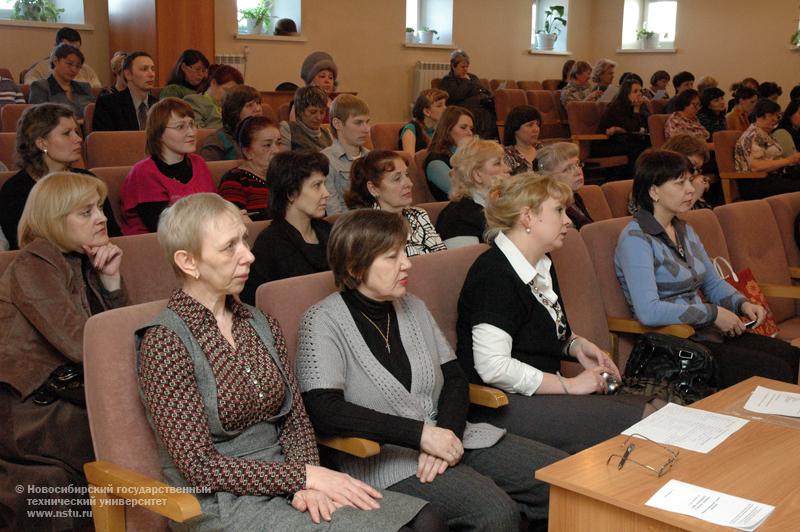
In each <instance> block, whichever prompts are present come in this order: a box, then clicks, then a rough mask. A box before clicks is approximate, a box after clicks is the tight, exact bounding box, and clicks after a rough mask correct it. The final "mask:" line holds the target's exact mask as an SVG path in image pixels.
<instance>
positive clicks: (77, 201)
mask: <svg viewBox="0 0 800 532" xmlns="http://www.w3.org/2000/svg"><path fill="white" fill-rule="evenodd" d="M107 192H108V189H107V188H106V184H105V183H103V182H102V181H100V180H99V179H97V178H96V177H94V176H93V175H87V174H76V173H73V172H53V173H52V174H48V175H46V176H45V177H43V178H42V179H40V180H39V181H37V182H36V184H35V185H34V186H33V189H32V190H31V193H30V195H28V200H27V201H26V202H25V208H24V209H23V210H22V216H21V217H20V219H19V226H18V227H17V241H18V242H19V247H21V248H22V247H24V246H27V245H28V244H30V243H31V242H33V241H34V240H36V239H37V238H44V239H45V240H49V241H50V242H52V243H53V244H55V245H56V246H58V247H60V248H61V249H65V250H69V251H73V250H72V249H70V248H71V246H72V243H71V242H70V238H69V235H68V234H67V226H66V218H67V215H68V214H69V213H71V212H72V211H74V210H75V209H77V208H78V207H80V206H82V205H85V204H86V203H87V202H88V201H89V200H90V199H91V197H92V194H94V193H97V195H98V196H99V197H100V203H101V204H102V203H103V201H105V199H106V194H107Z"/></svg>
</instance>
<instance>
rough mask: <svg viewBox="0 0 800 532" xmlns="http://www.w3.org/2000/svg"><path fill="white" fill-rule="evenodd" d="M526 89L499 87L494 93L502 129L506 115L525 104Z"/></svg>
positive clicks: (498, 122)
mask: <svg viewBox="0 0 800 532" xmlns="http://www.w3.org/2000/svg"><path fill="white" fill-rule="evenodd" d="M526 103H527V100H526V99H525V91H524V90H522V89H498V90H497V91H496V92H495V93H494V110H495V112H496V113H497V125H498V127H500V128H501V129H502V126H503V125H504V124H505V123H506V117H507V116H508V113H510V112H511V110H512V109H513V108H514V107H516V106H518V105H525V104H526Z"/></svg>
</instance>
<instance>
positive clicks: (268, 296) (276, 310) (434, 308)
mask: <svg viewBox="0 0 800 532" xmlns="http://www.w3.org/2000/svg"><path fill="white" fill-rule="evenodd" d="M486 249H487V246H485V245H483V244H478V245H475V246H467V247H463V248H458V249H452V250H448V251H440V252H438V253H429V254H427V255H418V256H416V257H412V258H411V264H412V265H413V266H412V269H411V271H410V273H409V279H408V280H409V282H408V291H409V292H410V293H412V294H414V295H416V296H417V297H419V298H420V299H422V300H423V301H425V304H426V305H427V306H428V309H429V310H430V311H431V314H432V315H433V317H434V319H435V320H436V323H437V324H438V325H439V327H440V328H441V329H442V332H443V333H444V335H445V337H446V338H447V341H448V342H450V346H451V347H453V349H455V346H456V343H455V342H456V318H457V314H458V313H457V307H458V296H459V294H460V293H461V286H462V285H463V284H464V279H465V278H466V276H467V271H468V270H469V267H470V266H472V263H473V262H475V259H476V258H477V257H478V255H480V254H481V253H483V252H484V251H485V250H486ZM335 290H336V287H335V285H334V283H333V274H332V273H331V272H322V273H315V274H312V275H304V276H302V277H293V278H290V279H282V280H280V281H273V282H271V283H266V284H263V285H261V286H260V287H259V288H258V290H257V291H256V306H257V307H258V308H260V309H261V310H263V311H264V312H266V313H268V314H269V315H271V316H272V317H273V318H275V319H277V320H278V322H279V323H280V325H281V330H282V331H283V336H284V338H285V339H286V349H287V350H288V353H289V356H290V357H294V356H295V352H296V350H297V330H298V328H299V325H300V319H301V318H302V317H303V314H305V311H306V310H307V309H308V307H310V306H311V305H313V304H314V303H317V302H318V301H320V300H322V299H324V298H325V297H326V296H327V295H328V294H331V293H332V292H334V291H335Z"/></svg>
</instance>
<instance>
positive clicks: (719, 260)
mask: <svg viewBox="0 0 800 532" xmlns="http://www.w3.org/2000/svg"><path fill="white" fill-rule="evenodd" d="M720 264H724V265H725V266H726V267H727V268H728V272H730V273H729V275H725V273H723V271H722V267H721V266H720ZM714 269H715V270H717V273H718V274H719V276H720V277H722V278H723V279H725V278H726V277H730V278H731V279H733V282H734V283H738V282H739V276H738V275H736V272H735V271H733V266H731V263H730V262H728V259H726V258H725V257H723V256H721V255H720V256H718V257H714Z"/></svg>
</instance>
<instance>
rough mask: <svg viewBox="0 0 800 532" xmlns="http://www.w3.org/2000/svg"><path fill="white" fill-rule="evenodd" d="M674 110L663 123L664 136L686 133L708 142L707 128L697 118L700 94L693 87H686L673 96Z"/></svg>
mask: <svg viewBox="0 0 800 532" xmlns="http://www.w3.org/2000/svg"><path fill="white" fill-rule="evenodd" d="M673 100H674V102H675V112H674V113H672V114H671V115H669V118H667V121H666V122H665V123H664V138H667V139H668V138H670V137H671V136H673V135H677V134H679V133H686V134H688V135H692V136H695V137H699V138H701V139H703V140H705V141H706V142H710V137H709V134H708V130H707V129H706V128H704V127H703V124H701V123H700V120H698V119H697V113H698V112H699V111H700V95H699V94H698V93H697V91H696V90H694V89H687V90H685V91H683V92H681V93H680V94H678V95H677V96H675V98H673Z"/></svg>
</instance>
